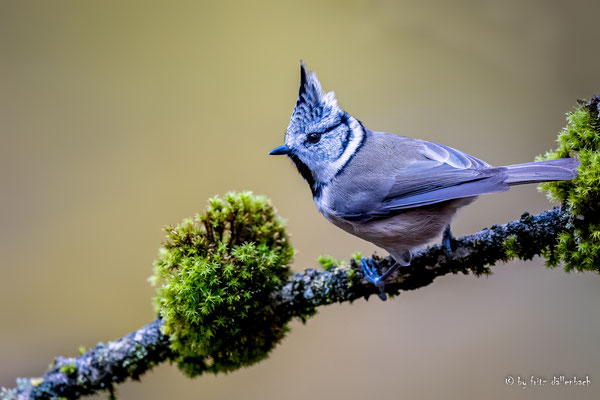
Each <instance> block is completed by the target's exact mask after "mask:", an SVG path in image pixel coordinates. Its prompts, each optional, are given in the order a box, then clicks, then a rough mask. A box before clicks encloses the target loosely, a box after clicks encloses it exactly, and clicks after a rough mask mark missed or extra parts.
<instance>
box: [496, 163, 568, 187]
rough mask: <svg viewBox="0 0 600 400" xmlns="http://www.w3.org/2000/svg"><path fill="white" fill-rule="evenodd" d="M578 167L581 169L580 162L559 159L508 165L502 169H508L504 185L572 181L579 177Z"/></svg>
mask: <svg viewBox="0 0 600 400" xmlns="http://www.w3.org/2000/svg"><path fill="white" fill-rule="evenodd" d="M577 167H579V160H576V159H574V158H559V159H557V160H546V161H538V162H530V163H526V164H515V165H506V166H504V167H502V168H506V170H505V172H506V174H507V175H508V178H506V179H505V180H504V183H507V184H509V185H511V186H513V185H523V184H525V183H537V182H547V181H566V180H570V179H573V178H575V177H576V176H577Z"/></svg>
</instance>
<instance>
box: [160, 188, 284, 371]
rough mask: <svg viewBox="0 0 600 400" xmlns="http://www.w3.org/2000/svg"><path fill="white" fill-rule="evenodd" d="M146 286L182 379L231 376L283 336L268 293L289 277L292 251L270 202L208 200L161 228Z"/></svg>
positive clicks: (247, 196) (236, 196) (239, 196)
mask: <svg viewBox="0 0 600 400" xmlns="http://www.w3.org/2000/svg"><path fill="white" fill-rule="evenodd" d="M165 231H166V232H167V240H166V242H165V243H164V244H163V247H162V248H161V249H160V253H159V258H158V259H157V260H156V261H155V264H154V265H155V274H154V276H153V277H152V278H151V281H152V282H153V283H154V284H155V285H159V284H160V287H158V290H157V292H158V293H157V296H156V297H155V301H154V303H155V306H156V310H157V311H158V312H159V313H160V315H161V317H162V318H163V325H162V331H163V332H164V333H165V334H167V335H169V336H170V338H171V348H172V349H173V351H174V353H175V355H176V356H175V361H176V362H177V363H178V365H179V367H180V368H181V369H182V370H183V371H184V372H185V373H187V374H188V375H190V376H194V375H198V374H201V373H202V372H204V371H210V372H214V373H217V372H222V371H231V370H234V369H237V368H239V367H241V366H247V365H250V364H253V363H255V362H257V361H260V360H262V359H264V358H265V357H267V355H268V353H269V351H270V350H271V349H272V348H273V347H274V346H275V345H276V344H277V343H278V342H279V341H280V340H281V339H282V338H283V336H284V335H285V333H286V332H287V331H288V326H287V323H288V322H289V318H290V317H281V316H278V315H276V314H275V312H274V310H273V308H272V307H271V300H270V295H271V293H272V292H273V291H275V290H278V289H279V288H281V286H282V284H283V283H284V282H285V281H286V280H287V278H288V277H289V274H290V270H289V265H290V263H291V261H292V257H293V253H294V252H293V249H292V247H291V245H290V243H289V240H288V236H287V234H286V233H285V230H284V222H283V221H282V220H281V219H280V218H279V217H278V216H277V215H276V214H275V210H274V208H273V206H272V205H271V203H270V202H269V201H268V200H267V199H266V198H264V197H261V196H255V195H253V194H252V193H250V192H244V193H228V194H227V195H225V196H224V197H218V196H217V197H213V198H211V199H210V200H209V206H208V208H207V210H206V211H205V212H204V213H203V214H200V215H197V216H196V217H195V218H194V219H186V220H184V221H183V222H182V223H181V224H179V225H177V226H169V227H166V228H165Z"/></svg>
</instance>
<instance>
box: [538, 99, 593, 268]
mask: <svg viewBox="0 0 600 400" xmlns="http://www.w3.org/2000/svg"><path fill="white" fill-rule="evenodd" d="M599 103H600V97H598V96H596V97H594V98H593V99H592V100H590V101H589V102H587V103H584V104H580V105H579V107H577V108H576V109H575V110H574V111H572V112H570V113H569V114H567V126H566V127H565V128H564V129H563V130H562V132H561V133H560V134H559V136H558V148H557V149H556V150H554V151H550V152H548V153H546V154H545V155H544V156H543V157H539V159H540V160H549V159H555V158H561V157H575V158H577V159H578V160H579V161H581V165H580V167H579V175H578V176H577V177H576V178H575V179H573V180H571V181H560V182H546V183H542V184H540V188H541V189H542V190H544V191H545V192H546V193H547V194H548V197H549V198H550V199H551V200H555V201H560V202H561V203H562V204H564V205H566V206H568V208H569V211H570V213H571V214H572V216H573V217H572V221H571V224H570V227H569V229H568V230H566V231H564V232H563V233H562V234H561V235H560V237H559V240H558V243H557V245H556V246H555V247H554V248H550V249H548V250H547V251H546V252H545V256H546V257H547V260H548V265H550V266H556V265H558V264H559V263H563V264H564V265H565V269H566V270H567V271H570V270H579V271H583V270H594V271H598V270H599V269H600V120H599V116H598V110H599Z"/></svg>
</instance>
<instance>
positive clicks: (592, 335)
mask: <svg viewBox="0 0 600 400" xmlns="http://www.w3.org/2000/svg"><path fill="white" fill-rule="evenodd" d="M599 13H600V4H599V3H598V2H593V1H569V2H567V1H562V2H561V1H542V0H538V1H525V2H524V1H520V0H519V1H516V0H514V1H513V0H509V1H460V2H447V1H441V0H440V1H434V2H424V1H374V2H367V1H329V2H324V1H312V0H306V1H302V2H298V1H294V2H283V1H271V2H230V1H221V2H198V1H193V2H182V1H177V2H167V1H164V2H145V1H127V2H122V1H86V2H80V1H52V2H49V1H48V2H40V1H1V2H0V135H1V137H0V179H1V190H0V202H1V203H0V204H1V207H0V260H1V262H0V321H1V322H0V386H2V385H3V386H11V387H12V386H14V382H15V378H16V377H19V376H26V377H29V376H39V375H41V374H43V372H44V371H45V369H46V367H47V365H48V364H49V363H50V361H51V360H52V359H53V357H54V356H58V355H64V356H73V355H75V354H76V353H77V348H78V346H80V345H83V346H86V347H92V346H94V345H95V344H96V343H97V342H99V341H104V342H106V341H108V340H111V339H116V338H118V337H121V336H123V335H124V334H126V333H128V332H130V331H133V330H135V329H137V328H139V327H140V326H142V325H143V324H145V323H148V322H150V321H152V320H153V319H154V318H155V315H154V311H153V308H152V304H151V298H152V295H153V293H154V290H153V289H152V288H151V287H150V286H149V284H148V283H147V282H146V279H147V277H148V276H149V275H150V274H151V272H152V261H153V259H154V258H155V256H156V254H157V250H158V248H159V246H160V244H161V241H162V239H163V232H162V230H161V227H162V226H163V225H166V224H172V223H177V222H179V221H180V220H181V219H183V218H184V217H187V216H192V215H194V214H195V213H196V212H198V211H201V210H203V209H204V207H205V204H206V203H205V202H206V199H207V198H208V197H210V196H212V195H214V194H222V193H224V192H226V191H228V190H253V191H254V192H256V193H260V194H264V195H267V196H268V197H270V198H271V199H272V200H273V202H274V204H275V205H276V207H277V208H278V210H279V213H280V215H281V216H283V217H284V218H286V219H287V221H288V227H289V232H290V233H291V235H292V242H293V245H294V247H295V248H296V249H297V250H298V255H297V257H296V259H295V263H294V269H295V270H302V269H304V268H307V267H314V266H315V265H316V259H317V257H318V256H319V255H320V254H330V255H332V256H334V257H336V258H341V259H348V258H349V257H350V255H351V253H352V252H354V251H358V250H360V251H362V252H363V254H370V253H371V252H373V251H376V250H377V249H376V248H375V247H374V246H372V245H370V244H369V243H366V242H363V241H361V240H359V239H356V238H354V237H351V236H350V235H348V234H346V233H344V232H342V231H341V230H339V229H337V228H335V227H333V226H332V225H330V224H329V223H328V222H327V221H326V220H325V219H324V218H322V217H321V216H320V215H319V214H318V212H317V210H316V208H315V206H314V204H313V202H312V199H311V196H310V191H309V188H308V186H307V185H306V183H305V182H303V181H302V179H301V177H300V176H299V175H298V174H297V172H296V171H295V169H294V167H293V166H292V164H291V162H290V161H289V160H286V159H284V158H276V157H269V156H267V152H268V151H269V150H270V149H272V148H273V147H275V146H278V145H280V144H282V143H283V135H284V132H285V129H286V127H287V124H288V120H289V117H290V115H291V112H292V109H293V106H294V104H295V101H296V96H297V92H298V81H299V61H300V59H303V60H304V61H305V62H306V63H307V65H308V67H309V68H310V69H312V70H314V71H316V72H317V73H318V76H319V78H320V80H321V83H322V84H323V87H324V89H325V90H335V91H336V94H337V97H338V100H339V103H340V105H341V106H342V107H343V108H344V109H345V110H346V111H348V112H350V113H351V114H353V115H354V116H355V117H357V118H359V119H360V120H362V121H363V122H364V123H365V125H366V126H368V127H370V128H371V129H373V130H383V131H389V132H395V133H401V134H404V135H407V136H413V137H419V138H423V139H427V140H433V141H436V142H440V143H443V144H447V145H451V146H453V147H456V148H459V149H461V150H463V151H466V152H468V153H471V154H473V155H475V156H477V157H479V158H482V159H484V160H486V161H488V162H490V163H492V164H499V165H502V164H510V163H520V162H526V161H530V160H532V159H533V158H534V157H535V156H536V155H538V154H540V153H543V152H545V151H546V150H548V149H551V148H553V147H554V145H555V139H556V135H557V133H558V132H559V130H560V129H561V128H562V127H563V126H564V123H565V121H564V115H565V113H566V112H567V111H569V110H571V109H572V108H573V106H574V105H575V104H576V100H577V99H580V98H589V97H590V96H591V95H593V94H596V93H600V75H599V74H598V71H599V70H600V52H598V39H600V32H599V31H598V29H597V26H598V21H597V17H598V15H600V14H599ZM549 207H551V205H550V204H549V203H548V202H547V200H546V199H545V196H544V195H543V194H541V193H538V192H537V190H536V187H535V186H527V187H517V188H514V189H513V190H511V191H510V192H509V193H502V194H496V195H490V196H484V197H483V198H481V199H480V200H479V201H478V202H476V203H475V204H473V205H472V206H470V207H469V208H467V209H465V210H463V211H462V212H461V213H460V214H459V215H458V217H457V218H456V220H455V223H454V231H455V234H457V235H464V234H468V233H472V232H475V231H478V230H480V229H481V228H483V227H486V226H490V225H492V224H497V223H504V222H507V221H510V220H513V219H516V218H518V217H519V215H520V214H521V213H522V212H523V211H530V212H539V211H542V210H544V209H547V208H549ZM379 254H385V253H384V252H383V251H381V250H380V251H379ZM494 272H495V274H494V275H492V276H491V277H488V278H475V277H471V276H447V277H444V278H442V279H438V280H436V281H435V282H434V284H432V285H430V286H428V287H426V288H423V289H421V290H417V291H414V292H407V293H403V294H402V295H401V296H399V297H398V298H395V299H392V300H391V301H388V302H385V303H383V302H380V301H379V300H378V299H376V298H373V299H371V300H370V301H368V302H366V301H357V302H355V303H354V304H342V305H331V306H328V307H324V308H321V309H320V310H319V314H318V315H317V316H315V317H314V318H312V319H311V320H309V321H308V322H307V323H306V324H302V323H300V322H295V323H294V324H293V325H294V326H293V329H292V332H291V333H290V334H289V335H288V337H287V338H286V339H285V340H284V342H283V343H282V344H281V345H280V346H278V347H277V348H276V349H275V351H274V352H273V354H272V356H271V357H270V359H268V360H266V361H264V362H262V363H260V364H258V365H255V366H253V367H251V368H246V369H243V370H241V371H237V372H234V373H231V374H228V375H219V376H203V377H199V378H197V379H193V380H192V379H188V378H186V377H184V376H183V375H182V374H181V373H180V372H179V371H178V370H177V368H176V367H174V366H171V365H168V364H165V365H161V366H159V367H157V368H155V369H154V370H153V371H152V372H150V373H148V374H146V375H144V376H143V377H142V381H141V383H138V382H128V383H126V384H123V385H120V386H119V387H118V390H119V393H120V395H121V398H122V399H150V398H152V399H161V398H177V399H198V398H211V399H240V398H261V399H271V398H272V399H305V398H307V397H310V398H316V399H324V398H330V399H331V398H344V399H363V398H366V397H367V396H373V397H376V398H379V399H386V398H408V399H436V398H442V397H443V398H449V399H466V398H486V399H507V398H511V399H512V398H517V399H518V398H533V399H564V398H567V397H568V398H572V399H592V398H600V347H599V346H598V345H597V338H598V335H599V334H600V318H599V317H600V307H598V305H599V304H600V295H599V290H598V287H599V286H600V280H599V279H598V276H597V275H594V274H591V273H586V274H576V273H571V274H566V273H564V272H563V271H561V270H560V269H557V270H549V269H546V268H545V267H544V264H543V260H541V259H535V260H533V261H531V262H518V263H509V264H500V265H497V266H496V267H494ZM575 374H576V375H577V376H581V377H585V376H586V375H588V376H589V377H590V379H591V381H592V384H591V386H590V387H571V388H565V387H559V388H556V387H550V386H549V385H546V386H545V387H543V388H532V387H529V388H527V389H518V388H517V387H516V386H508V385H507V384H506V383H505V379H506V378H507V377H508V376H513V377H515V378H516V377H518V376H521V377H523V378H524V379H529V378H530V377H531V375H535V376H539V377H543V378H546V379H551V378H552V376H554V375H567V376H570V375H575ZM98 398H104V395H102V396H100V397H98Z"/></svg>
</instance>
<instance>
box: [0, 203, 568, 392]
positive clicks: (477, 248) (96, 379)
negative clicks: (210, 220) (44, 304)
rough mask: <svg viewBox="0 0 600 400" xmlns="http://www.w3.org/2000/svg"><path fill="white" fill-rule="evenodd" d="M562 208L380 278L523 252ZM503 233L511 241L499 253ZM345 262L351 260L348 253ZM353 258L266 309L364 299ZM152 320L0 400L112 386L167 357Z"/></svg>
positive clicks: (284, 291) (62, 361)
mask: <svg viewBox="0 0 600 400" xmlns="http://www.w3.org/2000/svg"><path fill="white" fill-rule="evenodd" d="M569 216H570V214H569V213H567V212H561V211H560V209H558V208H555V209H553V210H549V211H546V212H543V213H541V214H537V215H529V214H523V216H522V217H521V218H520V219H519V220H516V221H513V222H509V223H507V224H505V225H501V226H492V227H491V228H489V229H484V230H482V231H480V232H477V233H475V234H473V235H469V236H465V237H462V238H459V239H456V242H455V247H454V253H453V255H452V256H448V254H447V253H446V252H445V250H444V248H443V247H442V246H440V245H436V246H432V247H429V248H427V249H426V250H424V251H422V252H420V253H418V254H417V255H415V257H414V259H413V260H412V265H411V266H410V267H407V268H405V269H402V270H400V271H399V272H398V274H397V275H396V276H395V277H394V278H393V279H392V280H391V281H390V283H388V284H386V291H387V292H388V294H390V295H397V294H398V293H400V292H401V291H406V290H414V289H418V288H421V287H424V286H427V285H429V284H430V283H432V282H433V280H434V279H435V278H437V277H440V276H443V275H446V274H449V273H454V274H456V273H464V274H471V273H473V274H477V275H481V274H488V273H489V272H490V271H489V267H488V266H489V265H493V264H494V263H496V262H498V261H506V260H507V259H508V258H510V257H509V256H519V258H524V259H529V258H532V257H534V256H535V255H539V254H542V253H544V252H546V251H547V249H548V248H549V246H551V245H552V244H553V243H555V242H556V240H557V237H558V234H559V233H560V232H561V231H563V230H564V229H567V228H568V225H569V220H570V217H569ZM507 240H510V241H514V242H515V243H519V246H518V247H517V248H514V249H511V252H512V253H511V254H507V252H506V242H507ZM374 262H375V265H377V267H378V268H381V269H385V268H387V267H389V266H390V265H391V263H392V260H391V258H389V257H387V258H378V257H374ZM351 264H355V261H354V260H352V261H351ZM362 278H363V276H362V273H361V272H360V269H359V268H358V267H357V266H356V265H351V266H333V267H331V268H329V269H328V270H326V271H317V270H315V269H307V270H305V271H304V272H301V273H296V274H294V275H293V276H292V277H290V278H289V280H288V281H287V282H286V283H285V284H284V286H283V287H282V288H281V289H280V290H278V291H275V292H273V293H272V296H271V302H272V307H273V309H274V312H275V313H276V314H277V315H279V316H280V317H281V318H282V319H285V318H286V317H301V318H306V316H308V315H311V314H313V313H314V312H315V311H316V308H317V307H319V306H323V305H326V304H331V303H336V302H345V301H353V300H357V299H360V298H369V296H371V295H373V294H376V293H377V290H378V289H376V288H375V287H374V286H373V285H371V284H369V283H367V282H365V281H364V280H363V279H362ZM161 324H162V321H161V320H160V319H158V320H156V321H154V322H153V323H151V324H148V325H146V326H144V327H143V328H141V329H139V330H137V331H135V332H132V333H130V334H128V335H127V336H125V337H123V338H121V339H119V340H116V341H114V342H109V343H108V344H102V343H100V344H98V345H97V346H96V347H94V348H93V349H91V350H89V351H88V352H86V353H85V354H83V355H81V356H80V357H78V358H64V357H58V358H57V359H56V360H55V362H54V365H53V367H52V368H51V370H50V371H48V372H47V373H46V374H45V375H44V376H42V377H41V378H32V379H25V378H21V379H19V380H18V386H17V388H15V389H11V390H10V391H9V390H6V391H5V392H4V394H3V396H4V397H2V398H3V399H12V398H15V399H52V398H60V397H64V398H68V399H74V398H78V397H80V396H82V395H87V394H92V393H95V392H98V391H112V388H113V385H115V384H117V383H120V382H123V381H125V380H126V379H127V378H128V377H131V378H133V379H138V378H139V376H140V375H142V374H143V373H144V372H146V371H147V370H149V369H151V368H152V367H154V366H155V365H156V364H158V363H160V362H163V361H166V360H170V361H173V359H174V358H173V357H174V354H173V352H172V351H171V347H170V339H169V336H167V335H165V334H163V333H162V332H161V330H160V327H161Z"/></svg>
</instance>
